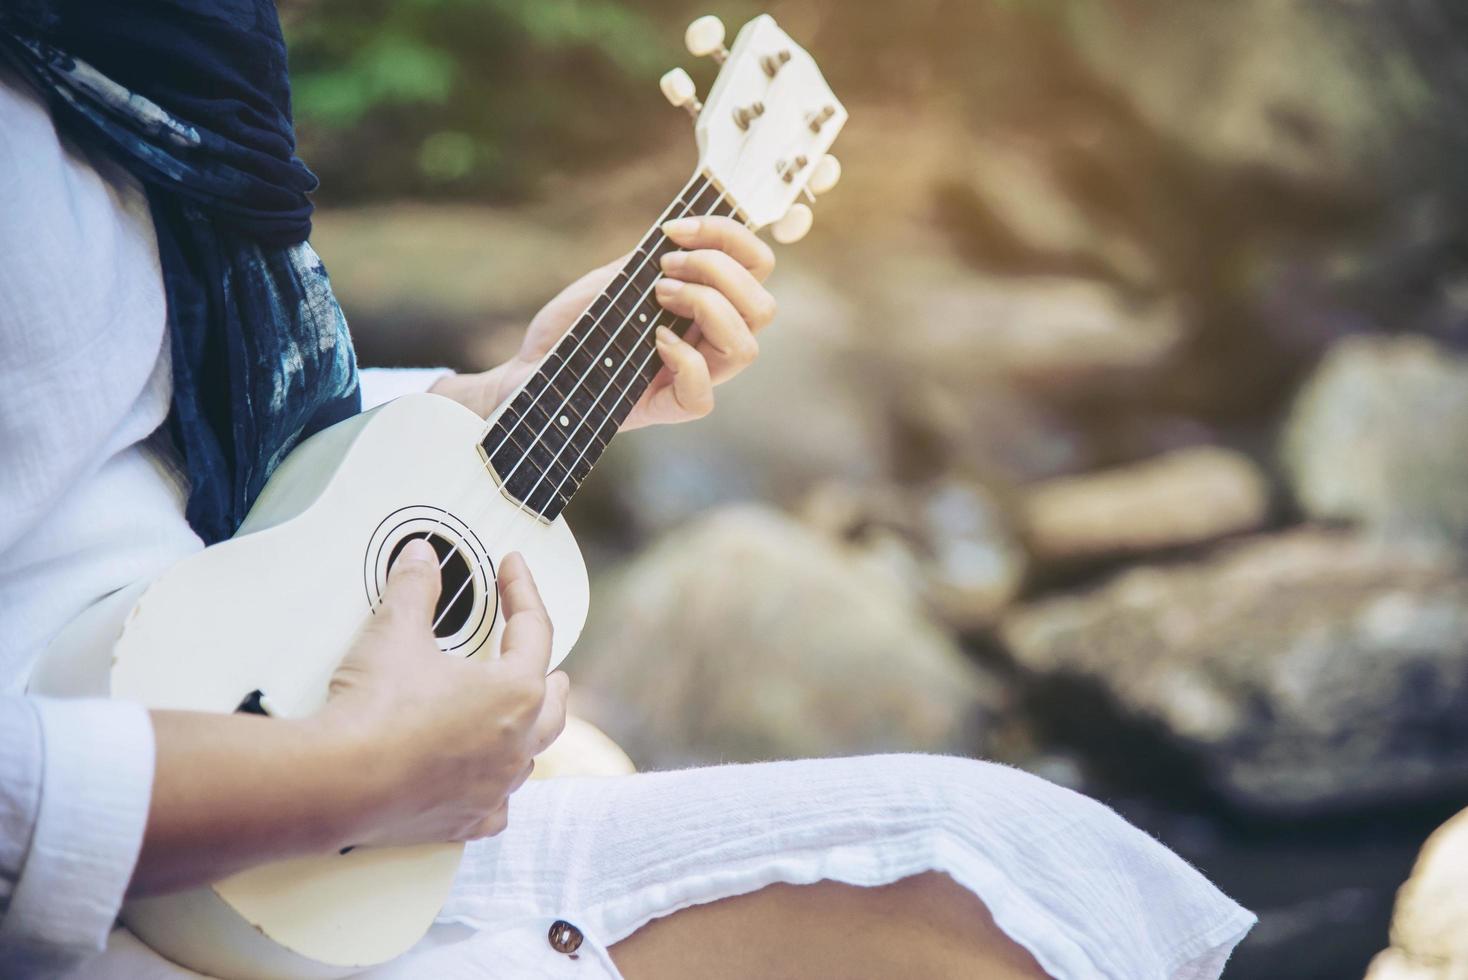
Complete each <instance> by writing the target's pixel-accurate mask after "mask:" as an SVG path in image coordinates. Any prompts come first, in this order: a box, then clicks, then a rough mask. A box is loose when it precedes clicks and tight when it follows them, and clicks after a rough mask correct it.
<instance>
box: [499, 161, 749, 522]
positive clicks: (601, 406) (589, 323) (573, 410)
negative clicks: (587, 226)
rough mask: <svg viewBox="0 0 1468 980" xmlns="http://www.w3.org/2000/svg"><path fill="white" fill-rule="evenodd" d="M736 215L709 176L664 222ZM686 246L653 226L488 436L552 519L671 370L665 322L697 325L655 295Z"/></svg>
mask: <svg viewBox="0 0 1468 980" xmlns="http://www.w3.org/2000/svg"><path fill="white" fill-rule="evenodd" d="M734 212H735V209H734V207H733V205H732V204H730V203H729V202H728V200H726V199H725V198H724V197H723V196H722V194H721V193H720V191H719V190H718V189H717V188H715V187H714V186H713V185H711V184H710V183H709V182H708V181H707V180H706V179H704V178H702V177H700V178H698V179H695V180H694V181H693V182H692V183H691V184H689V185H688V187H687V188H685V189H684V191H683V193H682V194H681V195H679V197H678V198H677V199H676V200H675V201H674V202H673V203H672V204H671V205H670V206H669V207H668V210H667V211H666V212H665V213H664V217H663V219H661V220H667V219H671V218H677V217H681V216H683V215H707V214H719V215H729V214H733V213H734ZM661 220H660V222H659V224H661ZM677 247H678V246H677V245H675V244H673V243H672V242H671V241H669V240H668V239H667V238H666V237H665V236H664V235H663V233H662V231H661V230H660V228H659V227H658V226H654V227H653V228H652V230H650V231H649V232H648V233H647V235H646V236H645V237H644V238H643V239H642V241H641V242H640V243H639V244H638V246H637V250H636V251H635V252H633V253H632V257H631V258H630V259H628V260H627V263H626V264H625V265H624V266H622V268H621V270H620V271H619V272H618V273H617V275H616V276H615V277H614V278H613V279H612V282H611V285H609V286H608V287H607V288H606V290H605V291H604V292H603V293H602V294H601V295H600V296H598V297H597V298H596V300H595V301H594V302H593V303H592V304H591V306H590V307H588V308H587V310H586V312H585V313H583V314H582V315H581V317H580V319H579V320H577V321H576V324H575V326H573V327H572V328H571V330H570V331H569V332H568V333H567V334H566V336H565V337H563V338H562V339H561V341H560V343H558V344H557V345H556V347H555V349H554V350H552V351H551V353H550V355H549V356H548V357H547V358H546V359H545V361H544V363H542V364H541V366H540V368H539V369H538V370H537V371H536V372H535V374H533V375H532V376H531V377H530V379H529V380H528V381H526V382H525V385H524V386H523V387H522V388H521V389H520V390H519V392H517V393H516V394H515V395H514V397H512V398H511V399H510V401H509V404H508V406H507V407H506V409H505V411H504V412H503V413H502V414H501V415H500V417H499V418H498V419H496V420H495V422H494V424H493V425H491V426H490V427H489V431H488V433H487V434H486V435H485V437H484V440H483V442H482V443H481V445H482V446H483V449H484V453H485V456H486V458H487V459H488V460H489V463H490V466H491V467H492V469H493V471H494V474H495V476H496V478H497V479H498V480H499V482H500V485H501V487H502V488H503V490H504V491H505V493H507V494H508V495H509V496H510V497H511V498H512V499H513V500H515V501H516V502H517V503H520V504H522V505H524V506H525V507H526V508H527V509H529V510H533V511H535V512H536V513H537V514H539V515H540V516H541V517H544V518H545V519H546V520H554V519H555V518H556V515H558V514H560V512H561V510H562V508H564V507H565V506H566V504H567V503H568V502H569V501H570V499H571V497H572V496H573V495H574V494H575V493H576V490H577V488H578V487H580V486H581V481H582V480H584V479H585V478H586V474H588V473H589V472H591V467H592V466H593V465H594V464H595V463H596V461H597V460H598V459H599V458H600V457H601V454H602V453H603V452H604V451H605V450H606V448H607V444H608V443H609V442H611V439H612V436H613V435H615V434H616V432H617V429H618V428H619V427H620V426H621V424H622V421H623V419H625V418H626V417H627V413H628V412H630V411H631V410H632V406H633V405H635V404H636V403H637V399H638V397H639V396H640V395H641V394H642V392H643V391H644V390H645V389H646V388H647V386H648V384H649V383H650V382H651V381H652V379H653V378H654V377H655V376H656V375H657V373H658V370H659V369H660V368H661V367H662V359H661V358H659V357H658V355H657V348H656V346H655V342H656V329H657V327H659V326H666V327H669V328H671V329H672V330H673V331H674V332H675V333H677V334H678V335H680V336H682V334H683V333H684V332H685V331H686V330H687V329H688V327H689V321H688V320H685V319H682V318H679V317H675V316H673V315H672V314H670V313H668V312H666V311H665V310H663V308H662V307H661V306H659V305H658V302H657V297H656V296H655V295H654V294H653V284H654V283H655V282H656V281H657V279H658V278H659V277H660V276H661V275H662V269H661V267H660V265H659V261H660V260H661V258H662V256H663V255H665V254H666V253H668V252H671V251H674V250H675V249H677Z"/></svg>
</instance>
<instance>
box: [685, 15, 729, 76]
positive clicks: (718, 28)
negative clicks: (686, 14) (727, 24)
mask: <svg viewBox="0 0 1468 980" xmlns="http://www.w3.org/2000/svg"><path fill="white" fill-rule="evenodd" d="M683 43H684V44H686V45H687V46H688V53H689V54H691V55H693V56H694V57H695V58H702V57H704V56H705V55H713V56H714V60H715V61H717V62H720V63H721V64H722V63H723V61H724V59H725V58H727V57H729V50H728V49H727V48H725V47H724V22H723V21H721V20H719V18H717V17H715V16H713V15H712V14H709V15H707V16H704V17H700V18H698V20H696V21H694V22H693V23H691V24H689V25H688V30H687V31H685V32H684V33H683Z"/></svg>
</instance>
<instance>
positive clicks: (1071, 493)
mask: <svg viewBox="0 0 1468 980" xmlns="http://www.w3.org/2000/svg"><path fill="white" fill-rule="evenodd" d="M1269 495H1270V491H1269V481H1268V480H1267V479H1266V478H1265V476H1264V474H1263V473H1261V472H1260V471H1259V468H1258V467H1257V466H1255V465H1254V463H1253V462H1252V461H1251V460H1250V459H1249V458H1248V457H1247V456H1244V455H1242V454H1240V453H1236V452H1232V451H1230V450H1227V449H1219V448H1216V447H1212V446H1199V447H1196V448H1193V449H1180V450H1177V451H1175V452H1171V453H1166V454H1163V455H1162V456H1158V457H1156V458H1154V459H1149V460H1146V461H1144V462H1141V463H1136V464H1133V465H1131V466H1123V467H1117V468H1114V469H1111V470H1106V471H1104V472H1100V473H1087V474H1083V475H1080V476H1072V477H1061V478H1058V479H1054V480H1047V481H1045V482H1043V483H1039V484H1036V485H1034V486H1031V487H1029V488H1027V490H1026V494H1025V500H1024V512H1025V527H1026V530H1027V532H1028V541H1029V545H1030V548H1031V550H1032V551H1033V553H1034V554H1035V556H1036V557H1037V559H1038V560H1040V561H1044V562H1053V563H1057V564H1070V563H1077V562H1087V561H1095V560H1098V559H1109V558H1120V557H1130V556H1136V555H1141V554H1146V553H1148V552H1156V551H1166V550H1169V549H1173V548H1181V547H1185V546H1188V545H1196V544H1202V543H1204V542H1208V541H1213V540H1216V539H1218V538H1222V537H1225V536H1227V535H1231V534H1239V533H1241V532H1245V531H1256V530H1258V529H1259V528H1260V527H1262V526H1263V524H1264V522H1265V521H1266V520H1267V519H1268V517H1269Z"/></svg>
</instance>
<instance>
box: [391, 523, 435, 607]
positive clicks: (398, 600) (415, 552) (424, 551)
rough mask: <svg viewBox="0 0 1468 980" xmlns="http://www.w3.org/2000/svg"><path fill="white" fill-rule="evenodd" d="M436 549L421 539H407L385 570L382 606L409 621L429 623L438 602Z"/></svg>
mask: <svg viewBox="0 0 1468 980" xmlns="http://www.w3.org/2000/svg"><path fill="white" fill-rule="evenodd" d="M438 591H439V572H438V552H436V551H434V550H433V546H432V545H430V544H429V543H428V542H427V541H425V540H423V539H422V538H414V539H413V540H411V541H409V542H408V543H407V544H406V545H405V546H404V547H403V550H402V551H401V552H399V553H398V557H397V560H396V561H394V562H393V564H392V568H391V569H389V570H388V573H387V588H386V589H384V590H383V593H382V605H383V608H385V609H390V610H392V612H393V615H394V616H395V617H397V616H401V617H402V618H403V619H404V620H405V621H407V622H410V623H414V624H417V623H422V624H424V625H427V624H429V623H432V622H433V609H434V606H435V605H436V604H437V603H438Z"/></svg>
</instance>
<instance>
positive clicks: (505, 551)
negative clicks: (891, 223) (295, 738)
mask: <svg viewBox="0 0 1468 980" xmlns="http://www.w3.org/2000/svg"><path fill="white" fill-rule="evenodd" d="M696 180H697V178H695V179H694V180H693V181H690V182H689V184H688V186H692V185H693V183H694V182H696ZM702 193H703V192H702V191H700V194H699V196H701V195H702ZM727 193H728V192H727V191H720V193H719V196H718V198H717V199H715V201H714V203H713V205H712V208H711V209H710V210H709V211H708V212H707V213H706V214H705V215H704V216H705V217H707V216H709V215H712V214H713V213H714V212H715V211H717V210H718V208H719V205H720V204H722V203H723V200H724V198H725V196H726V195H727ZM692 203H696V198H695V202H692ZM692 203H690V205H689V207H691V206H692ZM736 210H737V209H736ZM686 213H687V212H686V211H685V212H684V214H686ZM680 217H681V215H680ZM743 223H744V225H745V226H746V227H750V228H752V227H753V225H752V224H751V222H750V221H749V220H748V219H745V220H744V222H743ZM645 264H646V262H645V261H644V263H643V265H645ZM641 268H642V266H639V269H638V271H641ZM661 278H662V274H661V273H659V274H658V276H657V277H655V278H654V280H653V282H652V284H651V286H649V289H648V290H647V292H644V293H643V297H642V298H643V299H645V298H646V297H647V295H648V293H650V292H651V291H652V289H653V288H655V287H656V285H657V281H658V279H661ZM623 288H624V289H625V287H623ZM618 295H619V296H620V295H621V293H620V292H619V293H618ZM638 303H639V305H640V303H641V300H639V301H638ZM635 312H636V307H635V306H634V308H633V313H629V314H628V316H627V318H626V319H625V320H623V321H622V323H621V324H619V325H618V327H617V330H616V331H615V332H614V333H613V334H612V337H615V336H616V335H617V334H619V333H620V332H621V331H622V330H623V329H625V328H626V326H627V324H628V323H630V322H631V321H632V316H633V314H635ZM663 312H665V311H660V312H659V314H658V315H656V316H654V317H653V319H652V322H651V323H650V324H649V325H648V326H647V328H646V329H644V330H643V331H642V333H641V334H640V335H639V337H638V341H637V342H641V340H642V339H643V338H645V337H646V336H647V335H648V333H650V332H652V331H653V330H655V329H656V328H657V326H658V320H659V318H660V317H661V315H662V313H663ZM674 319H675V320H676V319H677V318H676V317H675V318H674ZM578 346H579V344H578ZM608 346H610V342H609V343H608ZM636 349H637V348H636V343H634V344H633V346H632V350H631V351H629V352H628V353H627V354H626V356H625V357H624V359H623V361H622V363H621V364H619V365H618V366H617V368H616V369H615V370H614V371H613V375H612V377H613V379H614V380H615V379H616V378H617V377H618V376H620V374H621V372H622V368H624V367H625V366H626V365H627V362H628V361H629V360H630V359H631V357H632V356H633V353H635V351H636ZM605 350H606V347H603V349H602V352H599V353H598V356H601V353H604V352H605ZM656 353H657V348H656V346H654V347H653V348H652V350H650V351H649V352H648V353H647V354H646V356H645V357H644V358H643V360H642V363H641V364H639V365H638V367H637V369H636V371H635V372H634V373H633V375H632V377H633V378H636V377H637V375H638V374H639V373H640V372H641V371H642V370H643V369H644V368H645V367H646V366H647V364H648V363H649V362H650V361H651V360H652V357H653V355H654V354H656ZM558 372H559V369H558ZM588 374H590V371H589V370H588V371H587V372H586V374H583V375H582V377H581V379H579V380H578V382H577V386H578V387H579V385H580V383H581V382H582V381H584V380H585V378H586V376H587V375H588ZM607 390H608V389H603V391H602V392H601V393H600V394H598V396H597V398H596V401H594V402H593V403H592V407H593V408H595V406H596V403H597V402H599V401H600V400H601V397H602V395H605V394H606V391H607ZM572 391H573V392H574V391H575V388H574V387H573V389H572ZM620 391H621V393H620V394H619V395H618V397H617V399H615V400H614V402H613V404H614V405H615V404H617V403H618V402H620V401H621V400H623V399H625V398H626V396H627V390H626V389H620ZM569 403H570V396H566V398H565V399H564V400H563V401H562V403H561V408H562V409H564V408H565V407H566V405H568V404H569ZM532 404H534V403H533V402H532ZM553 421H554V416H552V417H551V419H550V421H548V422H547V425H546V427H545V428H542V430H541V433H540V434H541V435H543V434H544V432H545V431H546V429H548V428H549V427H550V424H551V423H552V422H553ZM585 422H586V417H583V418H582V419H581V420H579V421H578V422H577V425H576V429H575V430H573V431H572V435H574V434H575V432H576V431H579V430H580V428H581V426H582V425H583V424H585ZM538 438H539V436H537V439H538ZM507 440H508V436H506V441H507ZM568 443H569V440H568ZM504 444H505V441H501V443H500V447H503V446H504ZM532 445H534V443H532ZM500 447H496V451H498V449H499V448H500ZM589 448H590V446H589V444H588V445H587V446H585V447H583V448H582V450H581V453H580V454H579V455H578V456H577V458H576V460H575V461H573V463H572V464H571V467H565V466H564V464H562V466H563V468H565V469H566V476H564V477H562V478H561V480H560V482H559V483H557V485H556V487H555V488H554V489H553V491H552V493H558V492H559V491H560V488H561V487H562V486H564V485H565V482H566V480H567V479H569V478H570V476H571V474H572V472H573V468H574V467H575V465H576V464H577V463H579V462H580V461H581V458H582V457H583V456H584V455H585V454H586V451H587V449H589ZM527 454H528V451H527ZM559 458H560V457H559V451H558V452H557V454H555V455H553V456H552V457H551V462H552V464H555V463H556V462H558V461H559ZM524 459H525V458H524V457H522V458H521V460H520V462H519V463H516V467H515V468H516V469H518V467H519V465H520V463H523V462H524ZM511 472H512V473H513V472H514V471H513V470H512V471H511ZM550 475H551V474H550V472H549V470H546V471H544V472H543V473H542V475H541V478H540V479H539V480H537V481H536V482H535V484H534V485H533V486H532V487H531V489H530V490H529V492H527V493H526V494H525V495H524V496H525V499H526V500H528V499H529V498H531V497H533V496H534V494H535V492H536V491H537V490H539V489H540V487H541V485H542V484H543V483H544V482H545V480H546V479H547V478H549V477H550ZM508 479H509V478H508V477H506V480H508ZM525 507H526V504H525V502H524V501H523V500H522V501H521V502H519V503H518V504H517V506H516V513H517V514H523V513H525ZM513 521H514V517H508V518H507V519H506V521H505V523H504V524H502V525H501V526H500V527H499V528H498V529H496V531H495V534H494V535H493V537H492V538H491V540H497V539H498V538H499V536H500V535H501V534H502V533H504V532H505V531H506V530H509V531H510V532H511V533H510V535H509V536H508V537H507V539H506V542H505V545H504V547H503V548H497V550H500V551H501V553H502V554H508V553H509V552H510V551H511V550H513V549H512V548H511V547H509V542H510V541H511V540H514V539H515V538H516V537H517V535H515V534H514V528H513V523H512V522H513ZM475 564H476V566H477V567H478V570H479V571H480V572H481V573H483V571H484V566H483V563H482V562H477V561H476V563H475ZM440 567H442V565H440ZM472 582H473V578H472V577H469V578H466V579H465V581H464V582H463V584H462V585H460V586H459V588H458V590H457V591H456V592H455V593H454V595H453V597H452V598H450V599H449V601H448V603H447V604H445V606H444V611H443V612H442V613H440V614H439V615H438V616H437V617H436V618H435V619H434V622H433V626H434V628H435V629H436V628H437V626H438V624H439V622H440V621H441V620H442V619H443V617H444V616H445V615H447V613H448V611H449V609H451V608H453V605H454V603H455V602H457V601H458V599H459V597H460V596H461V595H463V594H464V590H465V589H466V588H468V587H469V586H470V585H471V584H472Z"/></svg>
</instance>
